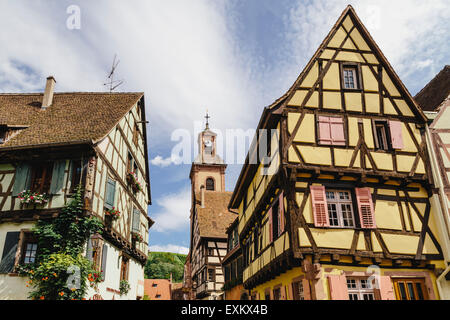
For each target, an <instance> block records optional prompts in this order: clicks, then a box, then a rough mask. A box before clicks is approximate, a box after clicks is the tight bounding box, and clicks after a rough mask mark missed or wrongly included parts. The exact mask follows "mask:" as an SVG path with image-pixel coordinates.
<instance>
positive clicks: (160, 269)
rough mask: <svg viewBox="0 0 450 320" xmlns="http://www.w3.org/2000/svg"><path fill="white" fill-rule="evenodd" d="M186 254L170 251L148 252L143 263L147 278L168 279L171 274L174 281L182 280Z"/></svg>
mask: <svg viewBox="0 0 450 320" xmlns="http://www.w3.org/2000/svg"><path fill="white" fill-rule="evenodd" d="M185 262H186V255H184V254H178V253H171V252H150V253H149V256H148V260H147V264H146V265H145V277H146V278H147V279H169V278H170V274H172V280H173V281H174V282H181V281H183V273H184V263H185Z"/></svg>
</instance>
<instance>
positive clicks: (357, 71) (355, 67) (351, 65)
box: [339, 62, 363, 91]
mask: <svg viewBox="0 0 450 320" xmlns="http://www.w3.org/2000/svg"><path fill="white" fill-rule="evenodd" d="M339 65H340V76H341V88H342V90H344V91H362V90H363V87H362V81H361V65H360V64H359V63H355V62H341V63H340V64H339ZM349 69H350V70H352V72H353V77H354V84H355V88H347V87H346V86H345V71H347V70H349Z"/></svg>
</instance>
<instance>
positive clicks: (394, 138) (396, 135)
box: [389, 121, 404, 149]
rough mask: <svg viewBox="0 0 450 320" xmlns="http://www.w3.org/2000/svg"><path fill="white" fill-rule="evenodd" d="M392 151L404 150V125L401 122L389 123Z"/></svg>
mask: <svg viewBox="0 0 450 320" xmlns="http://www.w3.org/2000/svg"><path fill="white" fill-rule="evenodd" d="M389 131H390V133H391V145H392V149H403V147H404V145H403V136H402V123H401V122H400V121H389Z"/></svg>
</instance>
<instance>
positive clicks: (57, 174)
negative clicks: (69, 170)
mask: <svg viewBox="0 0 450 320" xmlns="http://www.w3.org/2000/svg"><path fill="white" fill-rule="evenodd" d="M65 170H66V160H62V161H56V162H55V164H54V165H53V173H52V183H51V184H50V194H59V193H62V187H63V184H64V171H65Z"/></svg>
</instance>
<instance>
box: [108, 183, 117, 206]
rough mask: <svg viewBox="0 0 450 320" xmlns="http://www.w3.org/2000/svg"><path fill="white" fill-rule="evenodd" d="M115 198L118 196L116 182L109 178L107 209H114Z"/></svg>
mask: <svg viewBox="0 0 450 320" xmlns="http://www.w3.org/2000/svg"><path fill="white" fill-rule="evenodd" d="M115 196H116V182H115V181H114V180H112V179H109V178H108V180H107V182H106V194H105V208H107V209H111V208H112V207H114V198H115Z"/></svg>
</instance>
